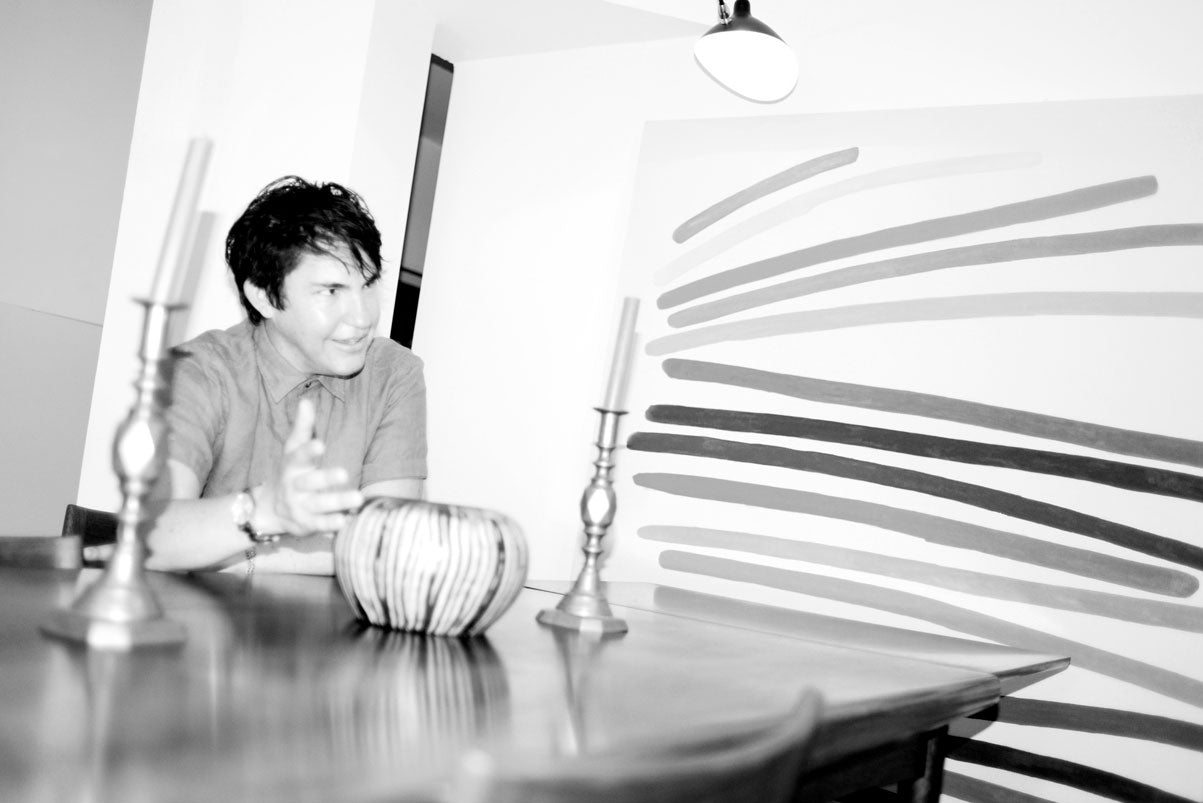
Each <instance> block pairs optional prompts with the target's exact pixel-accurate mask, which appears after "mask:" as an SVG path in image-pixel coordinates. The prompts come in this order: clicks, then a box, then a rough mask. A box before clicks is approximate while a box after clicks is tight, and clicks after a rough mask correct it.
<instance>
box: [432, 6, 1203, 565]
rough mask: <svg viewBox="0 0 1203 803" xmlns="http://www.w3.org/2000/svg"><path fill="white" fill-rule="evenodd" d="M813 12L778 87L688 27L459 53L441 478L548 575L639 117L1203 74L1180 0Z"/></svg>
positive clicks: (440, 337)
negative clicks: (742, 77) (716, 61)
mask: <svg viewBox="0 0 1203 803" xmlns="http://www.w3.org/2000/svg"><path fill="white" fill-rule="evenodd" d="M769 22H770V24H771V23H772V20H769ZM813 24H814V27H813V28H812V29H811V30H812V31H816V32H820V33H814V34H811V35H810V36H805V35H804V36H802V37H801V38H800V39H795V40H794V41H791V44H793V45H794V46H795V49H796V50H797V51H798V52H799V54H800V56H801V61H802V77H801V79H800V82H799V87H798V89H797V90H796V91H795V93H794V94H793V95H792V96H791V97H790V98H789V99H788V100H786V101H785V102H783V103H781V104H777V105H774V106H758V105H754V104H749V103H746V102H744V101H741V100H739V99H737V98H735V97H734V96H731V95H729V94H727V93H726V92H725V91H724V90H722V89H720V88H718V87H717V86H716V85H714V84H712V83H711V82H710V80H709V79H708V78H706V77H705V76H704V75H703V74H702V72H701V71H700V70H699V69H698V68H697V67H696V66H695V64H694V61H693V57H692V45H693V42H692V40H689V39H682V40H673V41H667V42H659V43H651V44H639V45H628V46H619V47H606V48H591V49H587V50H579V51H575V52H562V53H552V54H547V55H542V56H526V57H515V58H508V59H488V60H482V61H469V62H461V63H459V64H457V65H456V68H455V83H454V86H453V89H452V96H451V108H450V113H449V117H448V122H447V130H446V134H445V137H444V144H443V161H442V165H441V167H440V172H439V182H438V191H437V193H436V197H435V208H434V219H433V227H432V231H431V240H430V245H429V251H428V255H427V268H426V275H425V276H424V279H423V286H422V300H421V304H420V307H419V311H418V326H417V331H416V333H415V340H414V349H415V351H416V352H417V353H419V354H420V355H422V357H423V358H424V359H425V360H426V361H427V365H428V377H427V378H428V384H429V388H430V390H429V393H430V396H429V401H430V443H431V480H430V489H431V495H432V496H433V497H434V498H438V499H443V500H447V501H454V502H459V503H463V504H479V505H486V506H490V507H496V508H498V509H501V510H505V511H507V512H509V513H510V514H511V515H513V516H514V517H516V519H517V520H518V521H519V523H520V524H521V525H522V526H523V527H524V528H525V529H526V532H527V536H528V538H529V540H530V541H531V543H532V546H533V550H532V553H533V558H532V571H531V575H532V576H533V577H547V578H555V577H567V576H570V575H571V573H572V571H573V570H574V567H575V565H576V561H577V559H578V557H579V549H578V536H579V532H580V520H579V514H578V512H577V501H578V499H579V497H580V493H581V491H582V490H583V488H584V484H585V482H586V481H587V479H588V477H589V475H590V470H591V466H590V462H591V460H592V458H593V450H592V448H591V447H590V443H591V439H592V437H593V428H594V426H595V424H594V419H595V416H596V414H595V413H594V412H593V411H592V410H591V407H592V406H593V405H594V404H597V403H598V402H599V401H600V399H601V394H602V388H603V382H604V379H605V371H606V362H607V360H608V359H609V349H610V347H611V346H610V343H611V341H610V338H611V337H612V332H613V329H614V326H615V323H616V320H617V314H618V308H619V289H618V273H619V267H620V264H621V261H622V256H623V245H624V242H625V237H626V226H627V214H628V212H629V192H630V187H631V185H632V182H633V179H634V169H635V163H636V158H637V154H638V148H639V141H640V137H641V135H642V131H643V125H644V123H645V122H647V121H649V120H658V119H690V118H707V117H728V116H741V117H742V116H753V115H756V114H766V115H776V114H799V113H804V112H815V111H845V110H855V109H888V108H903V107H916V108H919V107H931V106H956V105H971V104H990V103H1007V102H1025V101H1042V100H1070V99H1076V98H1107V97H1135V96H1155V95H1173V94H1190V93H1198V92H1203V50H1201V49H1200V48H1198V47H1197V43H1196V42H1195V33H1196V32H1197V31H1199V30H1203V6H1200V5H1199V4H1196V3H1193V2H1188V1H1187V0H1173V1H1172V2H1171V1H1169V0H1167V1H1165V2H1158V3H1154V4H1151V5H1143V4H1142V5H1140V6H1138V5H1136V4H1133V3H1128V2H1124V1H1123V0H1113V1H1112V2H1106V3H1098V2H1086V0H1075V2H1067V3H1057V4H1052V5H1049V4H1044V3H1038V2H1034V1H1033V0H1028V1H1027V2H1019V3H1011V4H1007V5H1005V6H995V7H993V9H992V10H990V9H986V8H983V7H982V6H980V5H978V4H962V3H955V2H934V1H932V0H929V1H928V2H919V3H907V4H905V5H902V4H898V3H892V2H877V3H868V4H857V6H856V8H855V9H849V8H847V7H846V4H830V5H829V6H819V5H816V6H815V7H814V19H813ZM699 169H703V168H702V167H701V166H699ZM617 470H618V471H619V472H621V471H622V456H621V452H620V454H619V463H618V469H617ZM619 504H620V511H619V519H618V521H617V522H616V525H615V528H614V530H613V532H615V537H617V538H623V537H629V536H627V535H624V533H623V531H622V526H621V525H622V518H621V516H622V513H621V500H620V502H619ZM614 579H619V578H614Z"/></svg>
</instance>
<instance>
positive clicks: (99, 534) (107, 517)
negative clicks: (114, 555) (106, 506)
mask: <svg viewBox="0 0 1203 803" xmlns="http://www.w3.org/2000/svg"><path fill="white" fill-rule="evenodd" d="M63 535H71V536H76V537H77V538H78V539H79V541H80V544H81V548H82V547H89V546H101V545H103V544H114V543H116V542H117V514H116V513H110V512H108V511H107V510H93V509H92V508H88V507H83V506H81V505H74V504H69V505H67V510H66V513H65V514H64V516H63ZM84 565H85V566H103V565H104V561H89V560H85V561H84Z"/></svg>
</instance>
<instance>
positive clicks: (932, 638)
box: [528, 580, 1069, 694]
mask: <svg viewBox="0 0 1203 803" xmlns="http://www.w3.org/2000/svg"><path fill="white" fill-rule="evenodd" d="M528 585H529V586H530V587H532V588H537V589H540V590H543V591H550V592H553V593H556V594H562V593H564V592H565V591H567V590H568V589H569V588H571V586H572V583H570V582H567V581H561V580H546V581H533V582H531V583H529V584H528ZM603 591H604V593H605V595H606V598H607V599H608V600H609V601H610V602H611V603H613V604H614V605H618V606H622V607H627V608H638V609H640V610H644V611H653V612H655V613H661V614H666V615H669V616H679V617H683V618H686V619H697V620H700V621H703V622H715V623H719V624H725V625H731V626H733V627H739V628H744V629H747V630H755V631H757V632H761V633H772V634H775V635H779V636H788V637H790V638H800V639H805V640H807V641H817V642H820V643H822V644H833V645H839V646H842V647H853V648H855V649H858V650H865V651H867V652H876V653H884V654H886V655H896V656H901V657H904V658H915V659H919V660H922V661H929V662H931V663H937V664H946V665H948V666H959V667H963V668H965V669H973V670H977V671H979V672H988V673H990V674H992V675H994V676H995V677H996V678H998V681H999V685H1000V688H1001V690H1002V693H1003V694H1011V693H1013V692H1015V691H1017V690H1019V689H1021V688H1023V687H1024V686H1029V685H1031V684H1032V683H1035V682H1036V681H1038V680H1040V679H1042V678H1045V677H1048V676H1049V675H1053V674H1056V673H1057V672H1060V671H1062V670H1064V669H1066V668H1067V667H1068V666H1069V658H1067V657H1065V656H1062V655H1052V654H1046V653H1037V652H1032V651H1030V650H1025V649H1022V648H1018V647H1010V646H1007V645H1002V644H990V643H987V642H982V641H973V640H970V639H962V638H956V637H953V636H943V635H939V634H936V633H921V632H917V631H914V630H905V629H902V628H898V627H889V626H886V625H877V624H871V623H869V622H862V621H857V620H854V619H844V618H840V617H836V616H827V615H824V614H819V613H813V612H810V611H806V610H799V609H793V608H781V607H777V606H774V605H764V604H760V603H755V602H745V601H743V600H736V599H730V598H728V597H719V596H715V595H713V594H704V593H701V592H698V591H690V590H688V589H684V588H675V587H673V586H663V585H658V584H655V583H631V582H619V583H603ZM801 604H805V600H803V601H802V603H801Z"/></svg>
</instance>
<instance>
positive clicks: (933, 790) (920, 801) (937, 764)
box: [898, 728, 948, 803]
mask: <svg viewBox="0 0 1203 803" xmlns="http://www.w3.org/2000/svg"><path fill="white" fill-rule="evenodd" d="M947 736H948V728H940V729H939V730H936V731H932V732H931V733H929V734H928V735H927V751H926V755H925V757H924V761H923V774H922V775H921V776H919V777H918V778H915V779H914V780H911V781H906V782H904V783H900V784H898V797H899V799H901V800H909V801H911V803H938V802H939V800H940V793H941V792H942V790H943V787H944V756H945V754H946V753H947V751H948V745H947V738H946V737H947Z"/></svg>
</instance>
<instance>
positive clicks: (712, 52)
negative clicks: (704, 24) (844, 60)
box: [693, 0, 798, 103]
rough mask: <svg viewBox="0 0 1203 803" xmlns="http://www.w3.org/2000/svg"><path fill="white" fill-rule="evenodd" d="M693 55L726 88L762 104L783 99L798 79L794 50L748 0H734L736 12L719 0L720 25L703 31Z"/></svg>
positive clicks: (707, 72)
mask: <svg viewBox="0 0 1203 803" xmlns="http://www.w3.org/2000/svg"><path fill="white" fill-rule="evenodd" d="M693 56H694V58H695V59H696V60H697V62H698V66H700V67H701V68H702V70H703V71H704V72H705V73H706V74H707V75H709V76H710V77H711V78H713V79H714V80H715V81H717V82H718V83H719V84H721V85H722V86H723V87H725V88H726V89H729V90H730V91H732V92H734V93H735V94H736V95H739V96H740V97H742V98H745V99H747V100H752V101H756V102H757V103H776V102H777V101H779V100H784V99H785V98H787V97H789V94H790V93H791V92H793V91H794V87H795V86H796V85H797V83H798V59H797V57H796V56H795V55H794V51H793V50H791V49H790V46H789V45H787V44H786V43H785V42H783V41H782V40H781V37H780V36H778V35H777V34H776V33H775V32H774V31H773V29H772V28H770V27H769V26H767V25H765V24H764V23H763V22H761V21H760V20H758V19H756V18H755V17H753V16H752V4H751V3H750V2H749V0H735V8H734V13H733V14H729V13H728V12H727V4H726V3H725V2H723V0H718V25H715V26H714V27H713V28H711V29H710V30H708V31H706V33H704V34H702V38H701V39H699V40H698V41H697V44H695V45H694V46H693Z"/></svg>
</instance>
